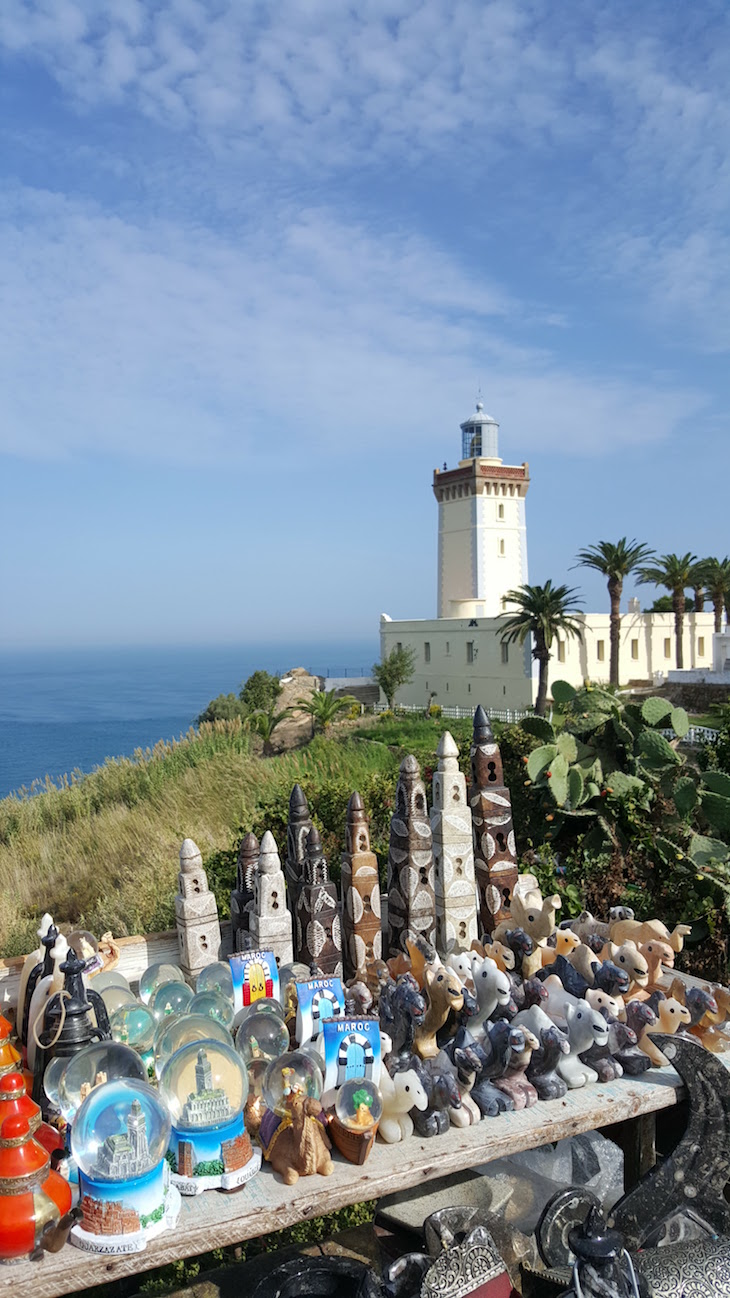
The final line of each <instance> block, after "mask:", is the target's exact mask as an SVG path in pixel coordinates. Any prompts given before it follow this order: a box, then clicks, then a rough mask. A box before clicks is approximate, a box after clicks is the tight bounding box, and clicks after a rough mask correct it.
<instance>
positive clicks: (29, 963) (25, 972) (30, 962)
mask: <svg viewBox="0 0 730 1298" xmlns="http://www.w3.org/2000/svg"><path fill="white" fill-rule="evenodd" d="M52 923H53V920H52V919H51V916H50V915H49V914H48V913H46V914H45V915H44V916H43V918H42V919H41V922H40V924H39V926H38V937H39V938H44V937H45V936H46V933H47V932H48V930H49V928H50V927H51V924H52ZM45 954H46V950H45V947H44V946H43V943H42V942H41V943H40V946H38V947H37V949H36V950H35V951H31V953H30V955H27V956H26V957H25V962H24V964H23V969H22V972H21V974H20V986H19V988H18V1000H17V1005H18V1013H17V1018H16V1024H17V1027H18V1032H20V1028H21V1026H22V1023H23V1013H24V1011H25V993H26V989H27V987H28V979H29V978H30V975H31V974H32V972H33V970H34V969H35V967H36V965H37V964H42V963H43V957H44V956H45Z"/></svg>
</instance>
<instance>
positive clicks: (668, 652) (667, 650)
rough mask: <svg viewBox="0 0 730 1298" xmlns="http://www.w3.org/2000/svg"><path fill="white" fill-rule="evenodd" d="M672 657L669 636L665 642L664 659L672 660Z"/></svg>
mask: <svg viewBox="0 0 730 1298" xmlns="http://www.w3.org/2000/svg"><path fill="white" fill-rule="evenodd" d="M671 656H672V642H671V640H670V639H669V637H668V636H667V638H666V640H665V641H664V657H665V658H671Z"/></svg>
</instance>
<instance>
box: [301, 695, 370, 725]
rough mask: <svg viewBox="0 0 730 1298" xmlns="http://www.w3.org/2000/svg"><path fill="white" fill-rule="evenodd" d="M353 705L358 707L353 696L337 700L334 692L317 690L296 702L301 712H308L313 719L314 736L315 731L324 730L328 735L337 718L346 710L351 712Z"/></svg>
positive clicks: (345, 696)
mask: <svg viewBox="0 0 730 1298" xmlns="http://www.w3.org/2000/svg"><path fill="white" fill-rule="evenodd" d="M353 704H355V705H357V699H356V698H355V697H354V696H353V695H352V694H343V695H342V697H341V698H336V697H335V692H334V690H317V691H315V693H314V694H310V695H308V696H307V697H306V698H302V699H297V702H296V706H297V707H298V708H299V709H300V711H302V712H308V713H309V715H310V717H311V718H312V734H314V732H315V730H322V731H324V733H325V734H326V733H327V731H328V730H329V728H330V726H331V725H332V722H333V721H334V719H335V717H336V716H338V715H339V713H340V712H344V711H345V709H346V708H347V709H348V710H349V709H350V708H351V707H352V706H353Z"/></svg>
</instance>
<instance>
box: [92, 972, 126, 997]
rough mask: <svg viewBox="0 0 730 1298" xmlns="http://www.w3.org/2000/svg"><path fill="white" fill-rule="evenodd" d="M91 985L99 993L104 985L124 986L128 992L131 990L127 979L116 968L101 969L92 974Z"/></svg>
mask: <svg viewBox="0 0 730 1298" xmlns="http://www.w3.org/2000/svg"><path fill="white" fill-rule="evenodd" d="M91 986H92V987H93V989H94V991H95V992H99V994H101V992H103V991H104V989H105V987H125V988H126V990H127V991H128V992H131V990H132V988H131V987H130V985H129V982H128V980H127V979H126V978H125V977H124V974H123V973H120V972H119V970H118V969H102V970H101V972H100V973H98V974H94V977H93V978H92V980H91Z"/></svg>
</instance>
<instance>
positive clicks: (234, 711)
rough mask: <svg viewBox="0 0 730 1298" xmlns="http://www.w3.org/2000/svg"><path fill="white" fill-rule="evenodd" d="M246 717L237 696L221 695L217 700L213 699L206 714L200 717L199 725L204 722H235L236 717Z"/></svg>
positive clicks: (203, 713) (202, 713)
mask: <svg viewBox="0 0 730 1298" xmlns="http://www.w3.org/2000/svg"><path fill="white" fill-rule="evenodd" d="M245 715H246V709H245V708H244V706H243V704H242V703H241V700H240V699H239V698H237V697H236V695H235V694H219V695H218V697H217V698H215V699H211V701H210V703H209V704H208V706H207V708H206V709H205V712H201V714H200V716H199V717H198V719H197V720H198V725H201V724H202V723H203V722H204V721H233V720H234V719H235V718H236V717H243V716H245Z"/></svg>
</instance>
